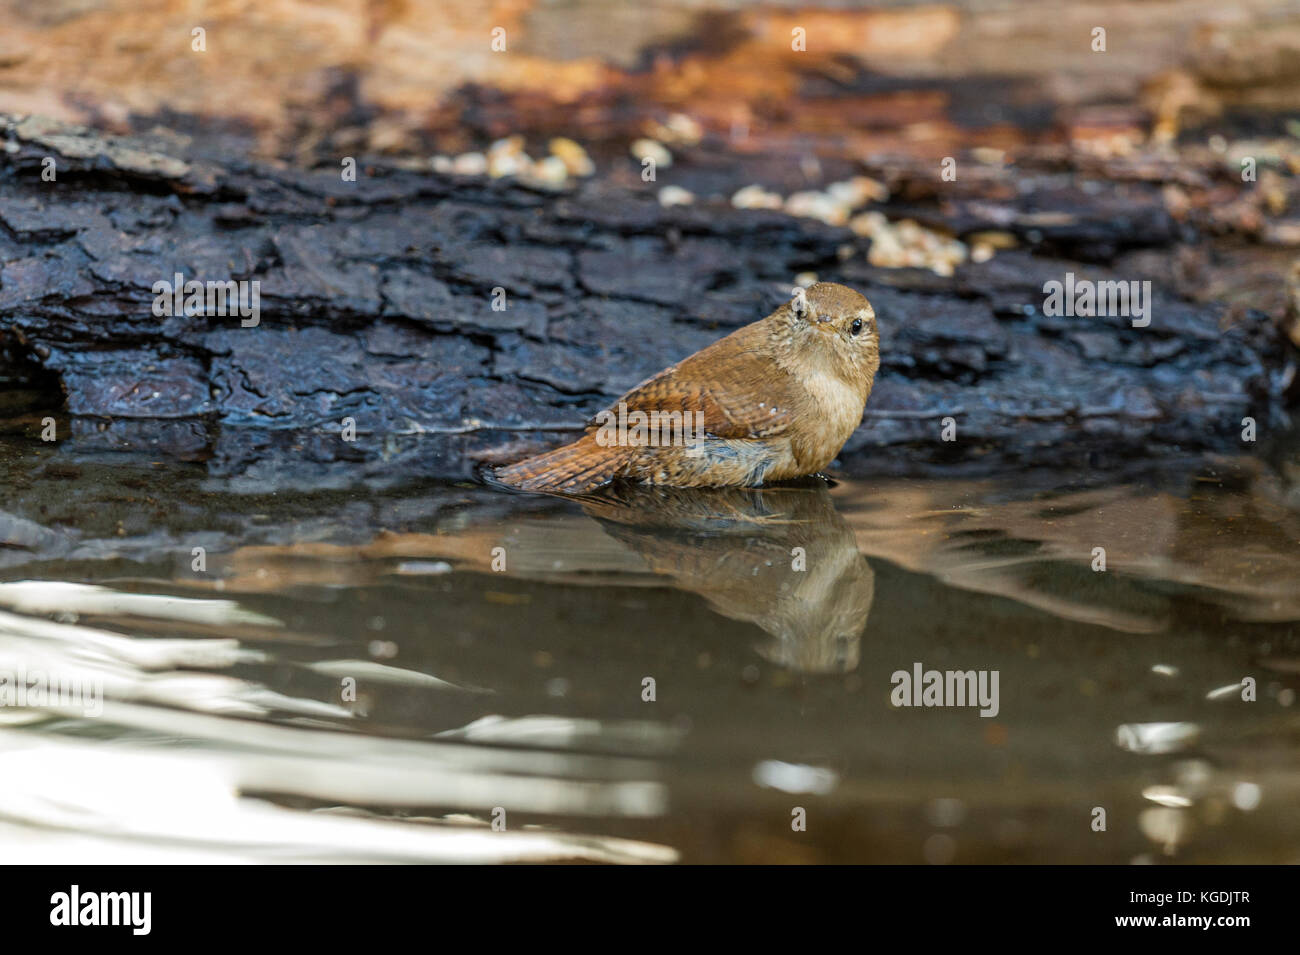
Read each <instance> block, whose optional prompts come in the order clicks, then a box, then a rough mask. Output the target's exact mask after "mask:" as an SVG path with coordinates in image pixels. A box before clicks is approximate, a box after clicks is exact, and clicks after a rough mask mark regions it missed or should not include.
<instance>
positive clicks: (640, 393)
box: [609, 325, 794, 438]
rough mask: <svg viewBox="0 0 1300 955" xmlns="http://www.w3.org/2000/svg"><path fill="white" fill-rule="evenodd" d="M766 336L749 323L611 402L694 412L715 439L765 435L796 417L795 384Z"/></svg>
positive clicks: (634, 408) (635, 407)
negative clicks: (767, 346) (773, 356)
mask: <svg viewBox="0 0 1300 955" xmlns="http://www.w3.org/2000/svg"><path fill="white" fill-rule="evenodd" d="M765 344H766V341H765V336H763V335H762V334H761V333H759V330H758V329H757V328H756V326H753V325H750V326H747V327H745V328H742V329H740V330H739V331H737V332H735V333H733V334H732V335H729V336H727V337H726V338H724V339H722V340H721V341H718V342H714V343H713V344H712V345H710V346H708V347H707V348H705V349H702V350H701V351H699V352H696V353H695V354H694V355H691V356H690V357H689V358H686V359H683V360H682V361H680V362H678V363H677V364H676V365H673V366H672V367H670V368H665V369H664V370H663V371H661V372H660V373H659V374H657V375H655V376H654V377H653V378H650V379H648V380H646V381H644V382H642V383H641V384H640V385H637V387H635V388H633V389H632V390H631V391H629V392H628V393H627V394H626V395H624V396H623V397H622V398H620V399H619V401H617V402H615V403H614V405H613V406H612V407H611V408H610V409H609V410H610V411H611V412H613V413H615V414H617V413H618V406H619V404H620V403H625V404H626V405H627V410H628V411H629V412H631V411H645V412H650V411H660V412H673V411H683V412H686V411H696V412H699V413H700V414H702V415H703V418H702V419H701V423H702V426H703V429H704V431H705V432H706V433H707V434H709V435H712V436H714V437H718V438H766V437H772V436H774V435H778V434H781V433H782V432H784V431H786V430H787V429H788V428H789V427H790V425H791V424H792V423H793V421H794V409H793V405H794V401H793V400H792V399H793V386H794V382H793V380H792V378H791V376H790V374H789V373H788V372H787V371H785V369H783V368H781V367H780V366H779V365H777V364H776V363H775V362H773V361H772V359H771V358H770V357H769V355H768V353H767V349H765V348H760V346H762V345H765Z"/></svg>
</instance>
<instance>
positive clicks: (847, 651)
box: [581, 479, 875, 673]
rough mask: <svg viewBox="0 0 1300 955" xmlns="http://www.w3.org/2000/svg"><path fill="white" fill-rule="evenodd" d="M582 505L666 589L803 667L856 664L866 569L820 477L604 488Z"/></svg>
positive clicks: (833, 669)
mask: <svg viewBox="0 0 1300 955" xmlns="http://www.w3.org/2000/svg"><path fill="white" fill-rule="evenodd" d="M581 500H582V503H583V509H584V510H585V511H586V512H587V513H588V514H589V515H591V516H592V517H594V518H596V519H597V520H599V521H600V522H601V524H602V526H603V527H604V528H605V531H606V532H607V533H608V534H609V535H610V536H611V537H614V538H616V539H617V540H619V541H621V542H623V543H624V544H626V545H627V546H628V547H630V548H632V549H633V550H634V551H636V552H637V554H639V555H640V556H641V557H642V558H643V559H644V560H645V561H646V563H647V564H648V565H649V567H650V569H651V570H652V571H654V572H655V573H657V574H663V575H665V576H668V577H671V578H672V580H673V584H674V586H676V587H678V588H680V589H682V590H687V591H690V592H693V593H697V594H699V595H700V596H701V597H703V598H704V599H705V600H706V601H707V602H708V604H709V606H710V607H712V608H713V609H714V610H716V611H717V612H718V613H720V614H722V615H723V616H726V617H731V618H733V619H735V620H746V621H750V622H752V623H754V624H757V625H758V626H759V627H761V628H762V629H763V630H766V631H767V632H768V633H770V634H772V636H773V637H774V638H775V639H774V640H772V641H771V642H770V643H769V644H767V645H765V646H763V647H760V648H759V652H760V653H761V654H762V655H763V656H764V657H765V658H766V659H768V660H770V661H771V662H773V663H777V664H779V665H781V666H785V667H789V668H791V669H795V670H800V671H804V672H810V673H838V672H848V671H851V670H853V669H856V667H857V665H858V655H859V646H858V642H859V638H860V636H861V634H862V630H863V627H865V626H866V622H867V615H868V613H869V612H870V610H871V600H872V597H873V595H874V592H875V575H874V574H873V573H872V571H871V567H870V565H869V564H868V563H867V562H866V560H865V559H864V558H863V557H862V555H861V554H860V553H859V552H858V544H857V540H856V539H855V537H854V536H853V532H852V530H850V529H849V526H848V524H846V523H845V521H844V519H843V518H842V517H841V516H840V515H839V513H838V512H837V511H836V510H835V505H834V504H833V503H832V501H831V496H830V493H829V492H828V491H827V490H826V487H825V485H824V484H823V483H822V482H821V481H820V480H816V479H813V480H809V481H805V482H802V483H800V484H798V485H791V486H781V487H772V488H764V489H749V488H710V489H705V488H670V487H645V486H632V485H627V486H617V485H616V486H614V487H611V488H607V489H604V490H602V491H600V492H596V493H593V494H588V495H584V496H583V497H582V498H581Z"/></svg>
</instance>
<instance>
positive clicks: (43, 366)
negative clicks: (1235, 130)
mask: <svg viewBox="0 0 1300 955" xmlns="http://www.w3.org/2000/svg"><path fill="white" fill-rule="evenodd" d="M0 135H2V136H3V138H4V142H3V144H0V145H2V146H3V150H4V151H3V153H0V225H2V226H3V228H0V266H2V269H3V270H2V271H0V334H3V335H4V336H5V348H6V354H7V355H8V360H9V364H10V369H9V377H11V378H19V379H21V380H22V382H24V383H25V385H26V387H27V388H28V389H29V390H32V389H34V390H36V391H38V392H39V391H41V390H42V389H45V390H46V392H47V394H48V390H49V389H51V388H53V387H61V389H62V392H63V395H64V398H63V401H64V409H63V410H64V413H65V415H64V416H63V420H60V423H59V435H60V437H61V438H63V439H65V440H70V441H71V442H72V443H73V445H74V446H75V447H76V448H77V449H81V450H87V451H94V450H98V449H102V448H108V449H112V448H124V447H147V448H151V449H155V450H156V451H157V452H158V453H162V454H167V455H172V456H179V457H185V458H192V459H196V460H203V461H206V462H207V467H208V469H209V471H210V472H211V473H212V474H214V475H227V476H240V477H242V478H245V479H249V480H253V481H259V482H265V483H267V484H270V485H279V484H285V483H294V482H296V481H298V480H300V479H307V480H311V481H313V482H319V481H320V480H321V479H322V477H324V478H328V477H329V476H331V475H334V476H336V477H337V479H338V480H339V481H349V480H354V479H356V478H358V477H360V476H377V477H383V476H394V475H398V474H406V475H410V474H412V473H423V474H427V475H430V476H437V477H444V478H463V477H468V476H471V475H472V474H473V473H474V467H475V464H476V462H479V461H481V460H484V459H492V458H500V457H507V456H510V455H512V454H518V453H522V452H523V451H524V450H526V449H528V448H533V447H537V446H540V445H542V444H544V443H547V442H549V441H554V440H558V439H559V438H560V437H561V435H560V434H558V433H551V432H558V430H559V429H562V428H575V427H577V426H579V425H580V424H581V422H582V421H583V420H584V419H586V418H587V417H588V416H589V415H590V414H592V413H593V412H595V411H596V410H598V409H599V408H600V407H603V406H604V405H605V404H607V403H608V402H609V401H610V399H612V398H614V397H616V396H617V395H618V394H620V393H621V392H622V391H623V390H624V389H626V388H628V387H630V386H631V385H634V384H635V383H636V382H637V381H639V380H641V379H642V378H644V377H646V376H647V375H649V374H651V373H653V372H655V371H658V370H659V369H660V368H662V367H664V366H666V365H668V364H670V363H671V362H673V361H676V360H678V359H680V358H682V357H683V356H685V355H687V354H689V353H691V352H693V351H695V350H696V349H698V348H699V347H701V346H703V345H705V344H707V343H708V342H710V341H712V340H714V339H715V338H717V337H719V336H720V335H722V334H724V333H725V332H727V331H728V330H730V329H731V328H734V327H736V326H739V325H742V324H745V323H747V322H749V321H753V320H756V319H758V318H760V317H762V316H763V315H765V314H766V313H767V312H768V311H769V310H770V309H771V308H772V307H773V306H774V305H776V304H777V303H779V302H780V301H781V300H782V299H783V298H785V297H786V296H787V295H788V294H789V288H790V283H791V280H792V278H793V276H794V275H795V274H797V273H799V272H803V271H809V270H811V271H815V272H817V274H818V275H819V277H820V278H822V279H828V280H838V281H843V282H846V283H848V284H851V285H853V286H855V287H858V288H859V289H861V290H862V291H863V292H865V293H866V294H867V295H868V297H870V298H871V299H872V301H873V302H874V304H875V306H876V309H877V312H878V314H879V316H880V326H881V333H882V339H883V343H884V352H883V354H884V358H883V367H882V370H881V374H880V377H879V379H878V383H877V387H876V391H875V394H874V395H873V396H872V399H871V401H870V403H869V405H868V409H867V416H866V419H865V421H864V424H863V426H862V428H861V429H860V430H859V431H858V432H857V433H856V434H855V435H854V437H853V438H852V439H851V440H850V442H849V445H848V446H847V448H846V450H845V454H844V455H843V458H842V461H843V464H844V466H845V468H846V470H848V471H850V472H853V471H869V470H892V471H898V470H913V469H925V468H927V467H931V466H934V465H936V464H956V463H959V464H961V465H962V466H963V467H967V468H971V467H973V468H977V469H990V470H991V469H998V468H1006V467H1009V466H1013V465H1016V464H1017V463H1024V462H1033V463H1035V464H1043V463H1051V462H1060V463H1067V464H1070V465H1072V466H1077V465H1078V464H1080V463H1081V462H1082V461H1085V460H1087V458H1086V457H1085V456H1084V455H1085V453H1093V454H1094V455H1101V457H1102V458H1103V459H1113V460H1126V459H1131V458H1133V457H1135V456H1139V457H1142V456H1150V455H1158V454H1165V453H1168V452H1174V451H1187V450H1214V451H1225V452H1227V451H1234V450H1236V451H1239V450H1241V449H1242V447H1243V445H1242V442H1241V440H1240V432H1241V420H1242V418H1243V417H1245V416H1251V417H1254V418H1255V419H1256V420H1257V421H1258V422H1259V427H1260V430H1261V434H1262V435H1264V436H1266V435H1267V434H1268V433H1269V431H1270V429H1277V428H1280V426H1281V425H1282V423H1283V421H1284V419H1285V413H1284V407H1285V394H1284V393H1285V391H1286V389H1287V388H1288V387H1289V385H1290V382H1291V378H1292V377H1293V351H1292V350H1291V348H1290V346H1289V345H1288V344H1287V343H1286V342H1285V341H1284V339H1283V338H1282V337H1281V335H1280V334H1279V333H1278V331H1277V329H1276V326H1275V325H1274V324H1273V323H1272V322H1271V321H1270V320H1269V318H1268V317H1267V316H1266V315H1264V314H1263V313H1262V312H1258V311H1250V310H1246V311H1241V310H1234V311H1233V312H1232V313H1231V314H1228V313H1227V311H1226V309H1225V308H1224V307H1223V306H1219V305H1214V304H1197V303H1193V302H1190V301H1185V300H1183V299H1180V298H1178V297H1177V296H1176V295H1175V293H1174V291H1173V282H1172V279H1171V277H1169V276H1162V275H1141V276H1138V275H1134V274H1133V273H1132V271H1131V270H1126V271H1124V272H1123V274H1114V275H1112V274H1111V268H1110V266H1111V265H1113V263H1114V262H1115V260H1116V256H1119V255H1121V254H1124V253H1126V252H1129V251H1132V250H1135V249H1136V250H1144V249H1146V250H1150V249H1155V250H1169V249H1171V248H1172V247H1173V246H1174V245H1175V244H1176V243H1178V242H1179V241H1182V240H1184V239H1187V238H1189V237H1190V236H1188V235H1187V234H1186V233H1187V229H1188V227H1186V226H1183V225H1179V224H1176V223H1174V222H1173V221H1172V220H1170V219H1169V217H1168V216H1167V215H1166V213H1165V211H1164V207H1163V205H1162V203H1161V201H1160V192H1159V184H1158V183H1154V182H1153V183H1143V182H1126V183H1123V184H1122V189H1121V188H1120V187H1119V186H1116V185H1114V184H1111V187H1110V188H1109V189H1108V190H1104V191H1102V192H1101V193H1097V192H1089V191H1085V190H1081V189H1077V188H1068V189H1064V190H1057V191H1052V190H1049V189H1047V188H1046V187H1044V189H1042V190H1038V191H1035V190H1021V191H1020V193H1018V194H1014V195H1012V196H1010V197H1008V198H1004V199H1002V200H1000V201H999V203H998V204H997V208H998V209H999V210H1002V211H999V212H996V214H995V212H992V211H990V206H989V204H988V203H984V204H980V203H979V202H977V201H974V200H973V199H972V200H969V201H960V202H958V203H956V204H955V206H954V207H951V208H944V207H941V206H939V205H938V204H937V203H930V204H929V205H928V206H927V205H925V202H924V198H923V197H922V199H921V200H918V202H920V203H921V207H920V211H921V213H922V214H926V211H925V210H926V209H928V210H929V213H928V214H929V216H930V218H931V219H932V220H933V221H944V222H946V223H947V224H948V225H949V226H950V227H951V228H952V229H953V230H954V231H955V232H957V233H958V234H962V233H966V232H970V231H975V230H978V229H981V228H989V227H991V226H993V225H997V226H999V227H1001V228H1004V229H1008V230H1010V231H1012V232H1015V233H1017V234H1018V235H1019V236H1020V238H1021V240H1022V242H1024V243H1025V244H1026V246H1027V247H1024V248H1022V249H1020V250H1016V251H1010V252H1002V253H999V254H998V255H997V257H996V258H994V259H993V260H992V261H991V262H989V263H986V264H982V265H967V266H964V267H962V268H959V270H958V272H957V275H956V276H955V277H954V278H951V279H944V278H939V277H937V276H935V275H933V274H931V273H928V272H920V271H917V270H910V269H900V270H887V269H879V268H875V267H871V266H869V265H867V264H866V260H865V257H864V252H865V250H866V249H867V247H868V240H866V239H862V238H858V237H856V236H854V235H853V234H852V233H851V232H849V231H848V230H845V229H837V228H832V227H829V226H825V225H823V224H821V223H818V222H815V221H811V220H803V219H795V218H791V217H789V216H786V215H784V214H782V213H776V212H758V211H741V210H735V209H732V208H730V207H729V206H723V205H710V206H707V207H705V206H692V207H678V208H672V209H663V208H661V207H660V206H659V204H658V203H657V202H656V201H655V200H654V199H653V197H651V196H650V195H648V194H644V193H637V192H633V191H628V190H624V189H621V188H618V187H615V186H612V185H609V184H607V183H606V184H602V183H600V182H591V183H588V184H586V185H584V186H583V187H581V188H580V189H579V190H578V191H577V192H568V193H558V194H553V193H546V192H542V191H537V190H532V189H528V188H525V187H522V186H519V185H514V184H510V183H505V182H491V181H487V180H462V179H453V178H449V177H444V176H438V175H435V174H432V173H417V172H411V171H404V170H401V169H395V168H389V167H382V166H379V165H369V166H367V165H365V164H362V167H361V168H360V169H359V174H358V181H356V182H344V181H342V179H341V177H340V175H339V172H338V170H337V169H333V168H328V169H321V170H315V171H302V170H293V169H285V168H280V167H272V166H262V165H256V164H252V163H249V162H246V161H243V160H241V159H238V158H234V157H224V158H223V157H216V158H211V157H189V156H186V155H185V152H184V149H183V148H182V147H180V146H177V145H175V144H174V143H171V142H169V141H168V140H166V139H158V140H157V141H153V142H133V143H130V144H128V143H125V142H122V141H115V140H110V139H106V138H102V137H100V136H99V135H98V134H96V133H93V132H90V131H86V130H70V129H66V128H62V127H55V126H52V125H50V124H45V123H41V122H39V121H34V120H28V121H25V122H18V121H16V120H8V121H4V124H3V126H0ZM47 156H52V157H54V159H55V161H56V164H57V171H58V178H57V181H55V182H44V181H42V179H41V169H42V165H41V164H42V159H43V158H45V157H47ZM913 191H914V192H915V190H913ZM1049 203H1050V208H1055V209H1065V210H1067V211H1068V212H1069V213H1070V215H1069V216H1068V217H1065V218H1061V217H1057V218H1054V219H1048V220H1043V219H1042V218H1041V217H1038V218H1035V215H1034V214H1035V213H1036V212H1038V211H1041V210H1042V209H1043V208H1044V207H1048V205H1047V204H1049ZM1007 215H1011V216H1012V218H1011V219H1008V218H1007ZM994 220H996V221H994ZM1044 221H1047V222H1049V223H1051V224H1048V225H1043V224H1042V223H1043V222H1044ZM1067 271H1074V272H1075V273H1076V274H1079V275H1080V276H1082V275H1085V274H1086V275H1087V277H1089V278H1092V279H1098V280H1100V279H1106V278H1116V279H1125V280H1128V279H1134V278H1150V279H1152V280H1154V282H1155V288H1156V293H1155V304H1154V310H1153V320H1152V322H1151V325H1150V327H1148V328H1132V327H1129V322H1128V320H1127V319H1124V318H1048V317H1045V316H1044V315H1043V314H1042V311H1041V306H1042V303H1043V297H1044V296H1043V291H1042V289H1043V283H1044V282H1045V281H1047V280H1049V279H1056V280H1060V279H1062V278H1063V276H1064V274H1065V272H1067ZM177 272H179V273H182V274H183V275H184V277H185V279H187V280H188V279H199V280H200V281H210V280H211V281H220V280H227V279H234V280H258V281H259V282H260V283H261V286H260V287H261V317H260V324H259V325H258V326H257V327H255V328H245V327H241V326H240V319H239V317H238V316H229V317H216V316H213V317H205V316H193V317H187V316H180V317H170V318H158V317H155V316H154V314H153V313H152V309H151V306H152V303H153V299H154V296H153V292H152V291H151V288H152V286H153V284H154V283H155V282H158V281H160V280H167V281H170V280H171V279H172V277H173V275H174V274H175V273H177ZM496 287H501V288H504V289H505V292H506V295H507V300H508V303H509V307H508V308H507V309H506V310H505V311H494V310H493V308H492V290H493V289H494V288H496ZM1225 326H1226V327H1225ZM945 416H952V417H953V418H955V419H956V422H957V428H958V440H957V441H956V442H954V443H945V442H941V441H940V440H939V431H940V420H941V419H942V418H943V417H945ZM345 417H351V418H354V419H355V421H356V428H357V439H356V440H355V441H354V442H345V441H343V440H342V439H341V437H340V422H341V421H342V420H343V419H344V418H345ZM37 420H38V416H37V415H35V414H30V415H28V418H27V420H26V424H27V427H28V430H29V433H31V434H32V435H33V437H35V436H36V434H37V430H38V425H37Z"/></svg>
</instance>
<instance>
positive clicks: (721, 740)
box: [0, 439, 1300, 863]
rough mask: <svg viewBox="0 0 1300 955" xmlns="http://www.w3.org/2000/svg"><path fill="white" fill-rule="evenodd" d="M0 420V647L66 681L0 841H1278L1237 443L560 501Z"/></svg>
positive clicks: (866, 849)
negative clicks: (317, 471) (64, 438)
mask: <svg viewBox="0 0 1300 955" xmlns="http://www.w3.org/2000/svg"><path fill="white" fill-rule="evenodd" d="M4 440H5V442H6V443H4V444H3V445H0V460H3V462H4V475H3V479H4V486H5V487H6V488H7V489H8V492H9V493H8V494H7V495H6V500H5V502H4V504H3V508H2V510H0V543H3V544H4V545H5V546H3V547H0V581H2V582H0V670H7V671H12V672H18V671H20V670H21V669H23V668H25V669H26V671H27V672H29V673H30V672H31V671H33V670H41V671H43V672H47V673H49V674H51V675H57V676H58V677H59V678H61V679H62V680H64V681H65V683H66V682H68V681H81V682H82V683H83V684H84V685H87V686H91V685H95V686H100V687H102V692H103V697H102V700H101V701H100V705H99V707H97V708H96V707H93V706H88V705H76V702H77V701H75V700H68V699H63V700H48V701H45V702H44V703H42V704H40V705H27V706H18V705H7V706H0V778H3V779H4V780H5V783H4V785H3V786H2V787H0V841H3V843H4V845H5V847H6V854H7V856H8V857H9V858H10V859H11V860H12V859H18V860H22V861H37V862H39V861H187V860H194V861H289V860H304V861H369V860H378V861H438V860H447V861H521V862H527V861H549V860H575V861H600V862H673V861H680V862H724V861H725V862H863V861H865V862H918V863H919V862H934V863H946V862H952V863H966V862H1078V863H1126V862H1132V861H1138V862H1163V861H1181V862H1297V861H1300V798H1297V797H1300V707H1297V706H1296V704H1295V698H1296V690H1297V687H1298V685H1300V638H1298V637H1297V633H1296V626H1295V621H1296V620H1297V619H1298V618H1300V587H1298V586H1297V581H1298V580H1300V544H1298V543H1297V542H1298V541H1300V492H1297V490H1296V487H1295V486H1294V484H1289V483H1288V482H1287V480H1286V479H1285V478H1283V477H1279V475H1278V472H1275V471H1274V470H1271V469H1268V468H1265V467H1263V466H1262V465H1258V464H1256V463H1254V462H1251V461H1229V462H1217V463H1215V464H1204V463H1202V464H1199V465H1197V466H1196V467H1195V468H1189V469H1186V470H1179V469H1173V470H1168V469H1167V470H1165V471H1164V472H1163V473H1161V474H1159V475H1149V476H1146V477H1142V478H1126V479H1124V480H1122V481H1116V480H1111V479H1098V480H1096V481H1094V482H1093V483H1092V484H1091V485H1080V484H1079V483H1078V482H1077V479H1076V480H1074V481H1067V480H1065V479H1063V478H1062V477H1061V476H1059V475H1056V476H1054V475H1050V474H1047V475H1041V474H1020V475H1015V476H1013V477H1011V478H1008V479H1003V480H995V479H982V480H976V479H970V480H966V479H962V480H906V479H899V478H880V479H859V480H852V481H839V482H838V483H836V484H834V485H833V486H826V485H824V484H823V483H822V482H819V481H810V482H805V483H802V484H799V485H796V486H791V487H782V488H774V489H770V490H763V491H677V492H674V491H662V490H661V491H656V490H653V489H649V490H635V489H624V490H621V491H619V492H616V493H610V494H605V495H601V496H599V497H593V498H590V499H586V500H581V501H572V500H562V499H557V498H551V497H543V496H536V495H522V494H515V493H510V492H506V491H502V490H498V489H495V488H491V487H485V486H479V485H447V484H438V483H432V482H422V481H419V480H418V479H415V480H401V479H396V480H392V481H390V482H389V483H388V485H387V486H385V487H383V488H357V489H352V490H328V491H324V490H322V491H311V490H310V489H308V490H303V489H297V490H294V491H292V492H290V491H280V492H266V493H257V492H256V489H255V488H250V487H249V485H248V484H247V483H242V484H239V485H238V491H239V492H238V493H237V492H236V490H235V488H236V485H235V484H233V483H231V482H223V481H219V480H214V479H212V478H210V477H208V475H207V474H206V472H205V469H204V467H203V466H202V465H197V464H196V465H186V464H176V463H168V462H163V461H158V460H153V459H150V458H148V457H144V456H139V455H134V454H126V455H122V454H109V455H103V456H100V457H95V456H80V457H76V458H70V457H67V456H65V455H61V454H60V453H59V451H58V450H57V449H53V448H48V447H43V446H39V445H34V444H33V443H32V442H30V441H20V440H17V439H4ZM250 490H251V491H253V493H249V491H250ZM196 548H201V550H197V551H196ZM1098 548H1102V549H1104V559H1105V569H1104V570H1101V569H1100V561H1099V552H1098V550H1097V549H1098ZM917 664H919V665H921V667H922V668H923V669H925V670H929V669H937V670H958V671H967V670H975V671H987V672H992V671H997V674H998V689H999V699H998V701H997V712H996V715H993V716H981V715H980V712H979V709H978V707H970V706H961V707H958V706H946V707H925V706H920V707H912V708H903V707H897V706H895V705H894V704H893V702H892V701H891V691H893V689H894V683H893V682H892V677H893V674H894V673H896V672H897V671H909V672H910V671H912V670H913V668H914V666H915V665H917ZM651 681H652V682H651ZM1252 681H1253V682H1252ZM1252 696H1253V699H1250V697H1252ZM82 702H83V703H84V702H85V701H82ZM1098 810H1104V822H1105V829H1104V831H1098V828H1097V827H1098V820H1099V819H1100V818H1101V816H1100V815H1099V814H1098ZM801 819H802V820H803V822H804V825H805V828H803V829H802V830H800V829H797V828H795V826H797V825H798V824H799V821H800V820H801ZM494 821H495V828H494Z"/></svg>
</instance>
